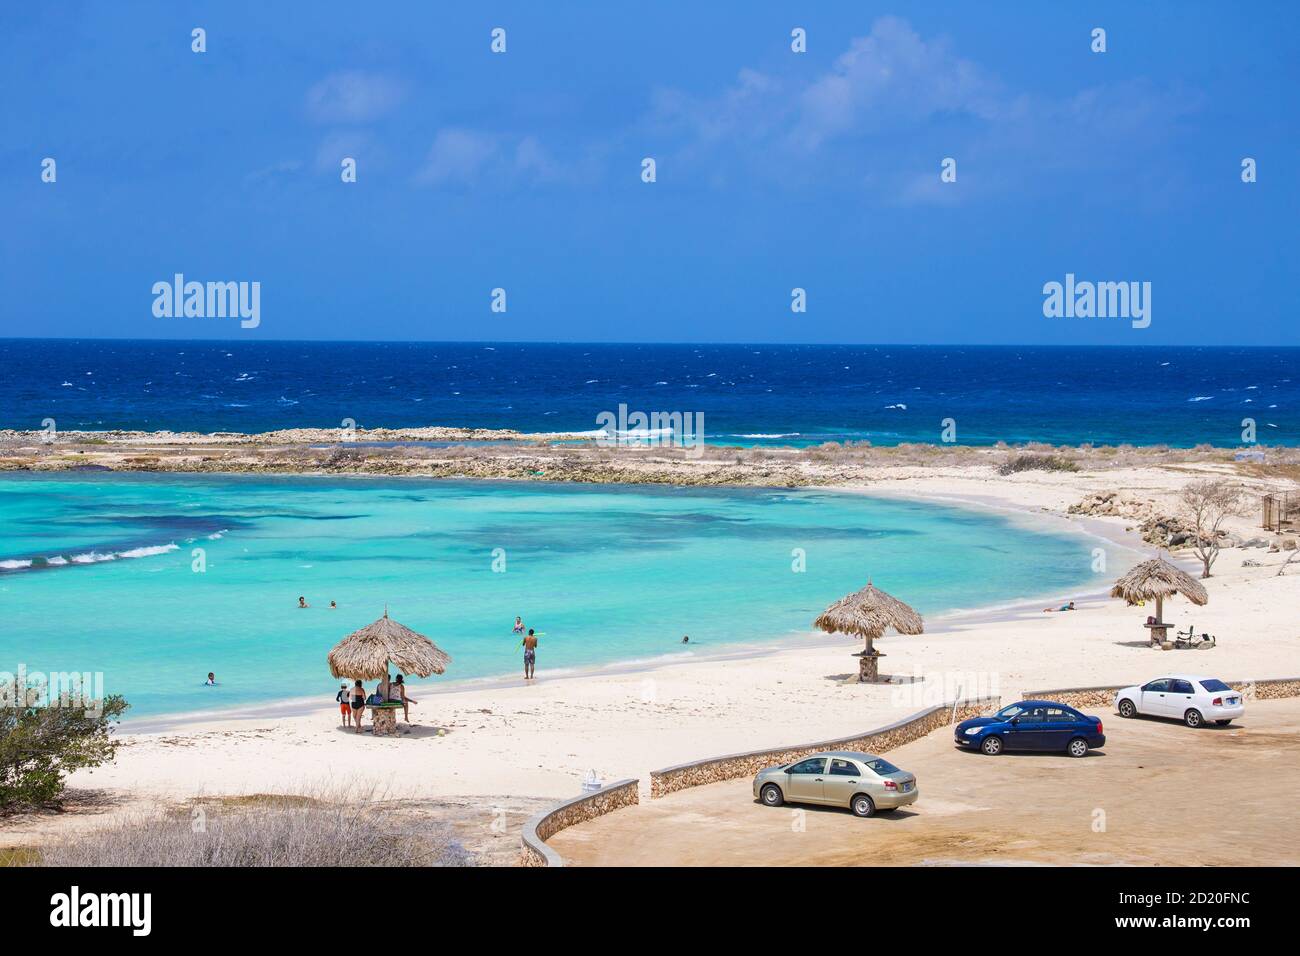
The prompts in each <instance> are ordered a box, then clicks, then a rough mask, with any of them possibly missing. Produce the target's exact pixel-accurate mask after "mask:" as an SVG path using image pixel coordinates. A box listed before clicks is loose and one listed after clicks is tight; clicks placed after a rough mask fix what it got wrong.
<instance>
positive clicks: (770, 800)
mask: <svg viewBox="0 0 1300 956" xmlns="http://www.w3.org/2000/svg"><path fill="white" fill-rule="evenodd" d="M758 796H759V799H760V800H762V801H763V806H765V807H779V806H780V805H781V804H783V803H785V798H784V797H783V796H781V788H780V787H778V786H777V785H776V784H774V783H769V784H768V785H767V786H765V787H764V788H763V789H762V790H760V791H759V792H758Z"/></svg>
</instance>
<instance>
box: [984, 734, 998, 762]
mask: <svg viewBox="0 0 1300 956" xmlns="http://www.w3.org/2000/svg"><path fill="white" fill-rule="evenodd" d="M980 750H982V751H983V752H984V753H985V754H986V755H987V756H990V757H996V756H997V755H998V754H1000V753H1002V738H1001V737H998V736H989V737H985V738H984V743H982V744H980Z"/></svg>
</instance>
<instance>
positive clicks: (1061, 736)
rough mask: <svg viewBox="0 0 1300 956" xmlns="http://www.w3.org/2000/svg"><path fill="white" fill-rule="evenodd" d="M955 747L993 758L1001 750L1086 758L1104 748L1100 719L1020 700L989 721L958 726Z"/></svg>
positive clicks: (1041, 702) (1042, 702)
mask: <svg viewBox="0 0 1300 956" xmlns="http://www.w3.org/2000/svg"><path fill="white" fill-rule="evenodd" d="M954 743H956V744H957V746H958V747H966V748H968V749H970V750H979V751H981V752H982V753H985V754H988V755H989V756H990V757H996V756H997V755H998V754H1000V753H1002V751H1004V750H1046V751H1055V752H1057V753H1059V752H1061V751H1065V752H1066V753H1067V754H1069V755H1070V756H1071V757H1085V756H1087V754H1088V751H1089V750H1090V749H1092V748H1093V747H1104V746H1106V738H1105V736H1103V735H1102V732H1101V718H1100V717H1089V716H1088V715H1087V714H1081V713H1079V712H1078V711H1077V710H1075V709H1074V708H1073V707H1066V706H1065V705H1064V704H1061V703H1057V702H1056V701H1054V700H1022V701H1021V702H1020V703H1018V704H1012V705H1011V706H1010V707H1003V708H1002V709H1001V710H999V711H998V712H997V713H996V714H994V715H993V716H992V717H972V718H971V719H970V720H963V721H962V722H961V723H960V724H958V725H957V730H956V736H955V738H954Z"/></svg>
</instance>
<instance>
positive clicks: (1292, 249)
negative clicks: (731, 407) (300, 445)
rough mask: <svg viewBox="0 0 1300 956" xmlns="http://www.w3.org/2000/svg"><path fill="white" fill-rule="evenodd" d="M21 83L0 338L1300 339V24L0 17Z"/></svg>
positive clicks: (922, 13) (607, 11)
mask: <svg viewBox="0 0 1300 956" xmlns="http://www.w3.org/2000/svg"><path fill="white" fill-rule="evenodd" d="M196 27H199V28H202V29H203V30H204V31H206V51H205V52H201V53H198V52H194V51H193V50H192V44H193V42H194V41H193V38H192V31H193V30H194V29H195V28H196ZM497 28H500V29H502V30H504V31H505V52H503V53H495V52H493V50H492V48H491V45H492V31H493V30H494V29H497ZM796 28H800V29H802V30H803V31H805V35H806V52H802V53H798V52H795V51H794V50H793V49H792V43H793V40H792V36H791V32H792V31H793V30H795V29H796ZM1096 28H1102V29H1104V30H1105V44H1106V49H1105V52H1094V51H1093V49H1092V47H1093V45H1094V43H1095V41H1094V37H1093V31H1094V30H1095V29H1096ZM0 89H2V90H3V91H4V92H3V95H2V96H0V336H18V337H32V336H34V337H111V338H218V339H232V338H233V339H253V340H255V339H258V338H261V339H321V340H327V339H337V340H366V339H377V340H378V339H393V340H436V341H451V340H464V341H582V342H599V341H621V342H764V343H779V342H803V343H889V344H893V343H921V344H974V343H984V344H1113V345H1163V344H1205V345H1296V344H1300V334H1298V324H1297V321H1296V319H1297V304H1298V303H1297V289H1298V287H1300V283H1298V282H1297V279H1298V278H1300V276H1298V275H1297V272H1298V270H1297V265H1296V251H1297V249H1296V245H1297V240H1296V234H1297V229H1296V223H1297V213H1298V212H1300V203H1298V202H1297V196H1298V191H1300V185H1298V184H1297V178H1296V164H1297V162H1300V149H1298V148H1297V147H1300V129H1298V127H1300V102H1298V100H1300V4H1296V3H1294V2H1263V3H1253V4H1229V3H1197V2H1187V0H1182V2H1152V3H1143V4H1134V3H1131V2H1122V3H1107V2H1090V3H1050V4H1049V3H1041V2H1023V3H1016V2H1007V3H997V4H988V3H974V2H966V3H942V2H930V3H924V4H922V3H914V2H912V3H875V2H831V0H828V2H819V3H817V4H808V3H774V2H761V0H757V2H739V0H738V2H715V3H700V2H698V0H695V2H676V0H670V2H656V3H653V4H645V3H608V2H599V3H598V2H560V0H554V2H545V3H539V2H536V0H532V2H519V3H489V2H484V3H472V4H471V3H459V4H453V3H428V2H412V3H396V2H384V0H371V2H366V3H353V2H348V3H337V2H331V0H315V2H313V3H312V4H310V5H303V4H290V3H267V2H264V0H250V2H242V0H219V2H218V0H205V2H177V0H160V2H123V3H111V4H110V3H93V2H88V3H77V2H60V3H44V2H42V3H37V2H32V0H6V2H5V3H4V4H3V5H0ZM347 157H350V158H352V159H354V160H355V161H356V172H357V176H356V181H355V182H343V181H342V177H341V169H342V167H341V163H342V162H343V160H344V158H347ZM46 158H52V159H54V160H55V173H56V179H55V181H54V182H44V181H43V180H42V171H43V166H42V164H43V161H44V160H45V159H46ZM646 158H652V159H653V160H654V161H655V181H654V182H649V183H648V182H644V181H643V160H645V159H646ZM947 158H951V159H954V160H955V161H956V181H954V182H943V181H941V175H940V174H941V166H942V163H943V161H944V160H945V159H947ZM1245 158H1251V159H1253V160H1255V163H1256V171H1257V181H1256V182H1253V183H1244V182H1242V161H1243V159H1245ZM176 273H181V274H183V275H184V276H185V278H186V279H187V280H193V281H200V282H206V281H222V282H225V281H243V282H258V283H259V284H260V285H259V289H260V313H259V324H258V325H257V327H256V328H241V327H240V324H239V322H238V321H237V320H234V319H230V318H216V317H197V316H181V317H175V316H173V317H159V316H156V315H155V314H154V294H153V291H152V289H153V286H154V284H155V283H157V282H160V281H165V282H170V281H171V280H172V277H173V275H175V274H176ZM1067 274H1073V275H1075V276H1076V278H1077V280H1079V281H1084V280H1087V281H1096V282H1103V281H1105V282H1138V283H1147V282H1149V283H1150V284H1151V285H1150V289H1151V298H1150V308H1151V322H1150V325H1149V326H1147V327H1145V328H1135V327H1133V323H1132V322H1130V321H1129V320H1128V319H1126V318H1085V317H1051V318H1049V317H1047V316H1045V315H1044V309H1043V303H1044V291H1043V289H1044V285H1045V284H1046V283H1049V282H1053V281H1056V282H1062V283H1063V282H1064V281H1065V277H1066V275H1067ZM497 288H500V289H504V290H505V303H506V308H505V311H504V312H494V311H493V310H492V308H491V306H492V302H493V297H492V290H493V289H497ZM796 288H798V289H803V290H805V296H806V311H803V312H795V311H792V308H791V304H792V290H794V289H796Z"/></svg>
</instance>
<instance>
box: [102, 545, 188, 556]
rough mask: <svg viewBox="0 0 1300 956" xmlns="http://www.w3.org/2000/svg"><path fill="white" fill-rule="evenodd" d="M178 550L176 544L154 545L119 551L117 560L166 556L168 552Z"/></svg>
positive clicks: (178, 546)
mask: <svg viewBox="0 0 1300 956" xmlns="http://www.w3.org/2000/svg"><path fill="white" fill-rule="evenodd" d="M179 548H180V545H178V544H156V545H152V546H150V547H145V548H131V549H130V550H129V551H119V552H118V555H117V556H118V557H119V558H151V557H153V556H154V555H156V554H166V553H167V552H168V551H176V550H177V549H179Z"/></svg>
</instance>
